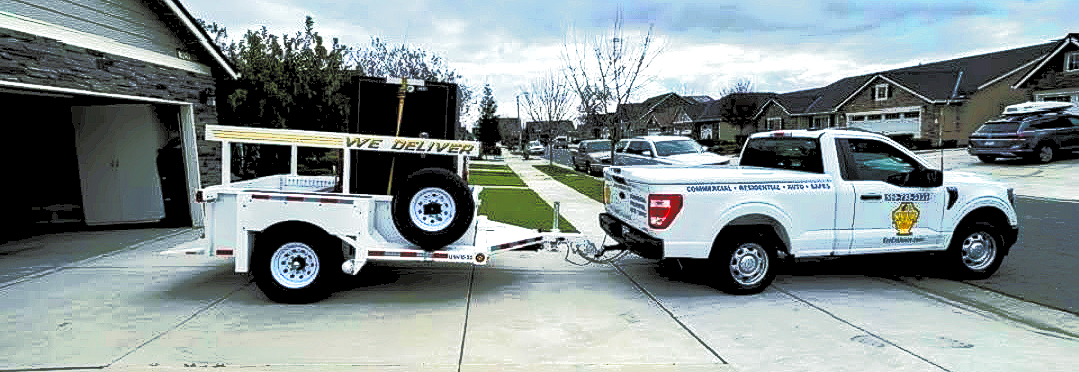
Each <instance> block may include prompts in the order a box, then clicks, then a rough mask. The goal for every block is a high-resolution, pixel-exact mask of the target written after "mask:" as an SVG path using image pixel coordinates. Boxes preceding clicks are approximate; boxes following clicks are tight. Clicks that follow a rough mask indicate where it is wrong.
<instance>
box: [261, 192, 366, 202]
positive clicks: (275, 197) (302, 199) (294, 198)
mask: <svg viewBox="0 0 1079 372" xmlns="http://www.w3.org/2000/svg"><path fill="white" fill-rule="evenodd" d="M251 199H258V200H274V201H290V202H307V203H321V204H353V201H352V200H349V199H332V198H306V197H303V196H281V195H263V194H253V195H251Z"/></svg>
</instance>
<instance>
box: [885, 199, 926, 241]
mask: <svg viewBox="0 0 1079 372" xmlns="http://www.w3.org/2000/svg"><path fill="white" fill-rule="evenodd" d="M919 215H921V212H919V211H918V206H916V205H914V203H911V202H903V203H900V204H899V206H898V207H896V208H895V210H893V211H892V226H894V227H895V229H896V231H897V234H896V235H911V229H914V224H916V223H918V216H919Z"/></svg>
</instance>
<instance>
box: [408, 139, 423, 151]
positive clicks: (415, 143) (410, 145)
mask: <svg viewBox="0 0 1079 372" xmlns="http://www.w3.org/2000/svg"><path fill="white" fill-rule="evenodd" d="M421 143H422V142H420V141H408V142H407V143H405V151H412V150H417V149H418V147H419V146H420V144H421Z"/></svg>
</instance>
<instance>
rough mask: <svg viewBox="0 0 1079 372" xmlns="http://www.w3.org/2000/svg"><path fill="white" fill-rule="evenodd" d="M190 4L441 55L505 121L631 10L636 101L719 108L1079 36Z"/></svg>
mask: <svg viewBox="0 0 1079 372" xmlns="http://www.w3.org/2000/svg"><path fill="white" fill-rule="evenodd" d="M180 1H181V2H182V3H183V4H184V5H185V6H186V7H187V9H188V10H189V11H190V12H191V13H192V15H194V16H195V17H196V18H201V19H203V20H206V21H208V22H217V23H218V24H222V25H224V26H226V27H227V28H228V30H229V33H230V35H231V36H233V37H236V36H238V35H242V34H243V33H244V32H245V31H246V30H249V29H257V28H261V27H262V26H266V27H267V28H268V29H269V30H270V32H271V33H273V34H275V35H281V34H286V33H287V34H290V35H291V34H294V33H295V32H297V31H300V30H302V28H303V20H304V16H306V15H310V16H312V17H313V18H314V20H315V29H316V31H318V32H319V33H320V34H321V35H323V36H324V37H328V38H329V37H337V38H339V39H340V40H341V42H342V43H344V44H346V45H349V46H353V47H359V46H366V45H368V44H369V43H370V40H371V37H372V36H376V37H379V38H382V39H383V40H386V41H387V42H389V43H391V44H401V43H406V44H409V45H411V46H414V47H418V48H421V49H424V50H427V51H429V52H433V53H437V54H439V55H441V56H443V57H444V58H445V59H446V61H447V63H448V64H449V66H450V67H452V68H455V69H457V70H458V72H460V73H461V74H462V75H464V78H465V83H466V84H468V85H469V86H472V87H474V90H476V91H477V92H478V91H480V89H481V87H482V86H483V84H486V83H489V84H491V87H492V88H493V90H494V94H495V98H496V100H497V101H498V113H499V115H500V116H503V117H515V116H516V115H517V114H516V111H515V110H516V106H515V104H514V95H515V94H517V93H518V92H520V91H522V90H524V89H525V88H526V87H527V85H528V83H529V82H530V81H531V80H532V79H535V78H537V77H538V76H541V75H542V74H543V73H544V72H546V71H549V70H558V69H560V66H561V62H560V59H559V52H560V51H561V50H562V45H563V42H564V40H566V39H567V35H578V36H579V37H588V36H596V35H601V34H602V33H604V32H609V30H610V27H611V25H612V23H613V20H614V16H615V14H616V11H617V10H618V9H621V10H622V11H623V14H624V18H625V29H626V31H627V37H626V38H627V39H628V40H629V41H631V42H632V41H634V40H639V37H640V35H642V34H643V32H644V31H646V30H647V29H648V27H649V25H654V27H655V33H656V34H657V36H658V37H659V39H660V45H661V46H662V52H661V54H659V55H658V57H657V58H656V59H655V61H654V62H653V64H652V65H651V66H650V68H649V69H648V70H647V71H646V73H647V74H648V75H649V76H652V77H653V79H652V80H651V81H650V82H649V84H647V85H646V86H644V87H643V89H642V90H641V91H640V93H639V94H638V95H637V96H636V99H635V100H634V101H635V102H639V101H641V100H643V99H645V98H647V97H650V96H653V95H657V94H662V93H666V92H676V93H679V94H686V95H710V96H712V97H713V98H719V97H720V92H721V91H722V90H723V88H725V87H727V86H729V85H730V84H732V83H733V82H735V81H737V80H738V79H750V80H751V81H752V82H753V84H754V87H755V90H757V91H768V92H777V93H784V92H790V91H796V90H802V89H809V88H816V87H820V86H824V85H827V84H829V83H832V82H834V81H835V80H838V79H840V78H843V77H846V76H853V75H859V74H864V73H870V72H875V71H883V70H888V69H892V68H898V67H904V66H910V65H916V64H918V63H919V62H933V61H940V60H945V59H951V58H957V57H963V56H969V55H976V54H981V53H986V52H992V51H998V50H1005V49H1011V48H1016V47H1022V46H1028V45H1034V44H1041V43H1045V42H1048V41H1051V40H1054V39H1058V38H1061V37H1063V36H1064V35H1066V34H1067V33H1069V32H1079V17H1076V14H1079V4H1076V2H1075V1H1074V0H1047V1H1015V0H1005V1H994V0H982V1H907V0H890V1H859V2H855V1H818V0H808V1H801V2H793V1H771V0H755V1H737V2H726V1H678V0H669V1H662V2H661V1H632V2H627V1H608V0H594V1H574V0H542V1H535V0H527V1H516V0H506V1H490V0H487V1H474V0H455V1H451V0H441V1H424V0H393V1H372V0H351V1H350V0H338V1H326V0H180ZM791 3H799V4H796V5H792V4H791ZM634 35H636V37H635V36H634ZM466 123H467V122H466Z"/></svg>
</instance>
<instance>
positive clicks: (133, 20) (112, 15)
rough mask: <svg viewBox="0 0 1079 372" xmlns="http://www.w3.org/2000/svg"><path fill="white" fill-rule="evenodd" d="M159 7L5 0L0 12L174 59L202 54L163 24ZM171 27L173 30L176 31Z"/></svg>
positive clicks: (94, 0)
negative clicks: (178, 53) (185, 53)
mask: <svg viewBox="0 0 1079 372" xmlns="http://www.w3.org/2000/svg"><path fill="white" fill-rule="evenodd" d="M157 8H162V9H164V6H163V5H160V4H158V3H157V2H156V1H152V2H150V1H141V0H7V1H3V2H0V11H5V12H9V13H14V14H18V15H20V16H23V17H28V18H33V19H36V20H39V21H42V22H47V23H51V24H54V25H57V26H63V27H66V28H70V29H73V30H76V31H82V32H85V33H89V34H94V35H99V36H103V37H106V38H109V39H112V40H115V41H117V42H119V43H123V44H127V45H131V46H134V47H138V48H141V49H145V50H150V51H154V52H157V53H161V54H166V55H169V56H172V57H176V56H177V53H176V51H177V50H178V49H180V50H184V51H185V52H188V53H193V54H203V52H202V51H201V48H197V47H196V48H192V47H190V46H188V45H185V43H184V42H183V41H182V39H181V38H179V37H178V36H177V35H175V32H174V31H172V30H173V29H174V28H170V24H169V23H168V22H166V21H165V20H163V19H162V18H161V16H160V15H159V14H161V12H160V11H159V10H160V9H157ZM178 26H179V25H174V26H173V27H178Z"/></svg>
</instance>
